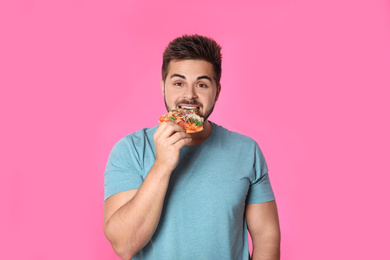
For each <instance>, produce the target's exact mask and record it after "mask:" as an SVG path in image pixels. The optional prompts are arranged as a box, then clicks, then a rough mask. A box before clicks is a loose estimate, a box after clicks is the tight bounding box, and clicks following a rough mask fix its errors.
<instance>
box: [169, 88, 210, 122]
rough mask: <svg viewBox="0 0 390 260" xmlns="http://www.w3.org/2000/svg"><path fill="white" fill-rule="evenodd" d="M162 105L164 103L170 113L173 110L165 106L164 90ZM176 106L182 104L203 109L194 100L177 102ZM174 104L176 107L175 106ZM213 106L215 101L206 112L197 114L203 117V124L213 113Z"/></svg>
mask: <svg viewBox="0 0 390 260" xmlns="http://www.w3.org/2000/svg"><path fill="white" fill-rule="evenodd" d="M164 103H165V107H166V109H167V111H168V112H169V111H171V110H173V109H175V108H170V107H169V106H168V104H167V99H166V98H165V90H164ZM177 104H183V105H197V106H199V107H203V106H202V105H201V104H199V103H198V102H196V101H195V100H181V101H179V102H177ZM177 104H176V106H177ZM214 106H215V100H214V103H213V106H212V107H211V108H210V109H209V110H207V111H204V113H202V114H201V113H200V112H199V116H201V117H203V119H204V122H206V120H207V119H208V118H209V116H210V115H211V113H213V110H214Z"/></svg>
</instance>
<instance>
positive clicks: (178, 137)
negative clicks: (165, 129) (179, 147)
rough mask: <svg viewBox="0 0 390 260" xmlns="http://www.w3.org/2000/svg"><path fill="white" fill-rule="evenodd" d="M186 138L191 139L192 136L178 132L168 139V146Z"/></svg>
mask: <svg viewBox="0 0 390 260" xmlns="http://www.w3.org/2000/svg"><path fill="white" fill-rule="evenodd" d="M185 138H191V136H190V135H189V134H187V133H186V132H176V133H174V134H173V135H171V136H170V137H169V138H168V139H167V144H168V145H171V144H174V143H176V142H178V141H179V140H181V139H185Z"/></svg>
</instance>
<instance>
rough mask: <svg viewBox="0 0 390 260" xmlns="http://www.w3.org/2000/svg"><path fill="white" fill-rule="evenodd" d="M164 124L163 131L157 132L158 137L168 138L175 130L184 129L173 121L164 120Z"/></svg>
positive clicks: (182, 130)
mask: <svg viewBox="0 0 390 260" xmlns="http://www.w3.org/2000/svg"><path fill="white" fill-rule="evenodd" d="M163 123H164V122H163ZM165 125H166V126H165V127H164V129H163V131H161V134H159V137H160V138H168V137H170V136H172V135H173V134H174V133H176V132H185V131H186V130H185V129H184V128H183V127H182V126H179V125H177V124H175V123H173V122H165Z"/></svg>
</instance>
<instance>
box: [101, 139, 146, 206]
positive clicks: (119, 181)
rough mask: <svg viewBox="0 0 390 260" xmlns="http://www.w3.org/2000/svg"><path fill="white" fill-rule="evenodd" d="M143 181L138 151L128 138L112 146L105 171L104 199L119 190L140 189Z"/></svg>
mask: <svg viewBox="0 0 390 260" xmlns="http://www.w3.org/2000/svg"><path fill="white" fill-rule="evenodd" d="M142 182H143V177H142V168H141V167H140V163H139V159H138V157H137V152H136V151H135V150H134V146H131V145H129V140H127V139H126V138H123V139H121V140H120V141H118V142H117V143H116V144H115V145H114V147H113V148H112V150H111V152H110V155H109V157H108V161H107V165H106V170H105V172H104V201H105V200H106V199H107V198H108V197H110V196H112V195H114V194H116V193H119V192H122V191H126V190H133V189H138V188H139V187H140V186H141V184H142Z"/></svg>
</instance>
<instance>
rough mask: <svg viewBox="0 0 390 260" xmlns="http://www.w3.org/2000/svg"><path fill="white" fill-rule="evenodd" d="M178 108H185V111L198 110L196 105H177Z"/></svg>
mask: <svg viewBox="0 0 390 260" xmlns="http://www.w3.org/2000/svg"><path fill="white" fill-rule="evenodd" d="M178 108H185V109H198V110H199V109H200V107H199V106H196V105H179V106H178Z"/></svg>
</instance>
